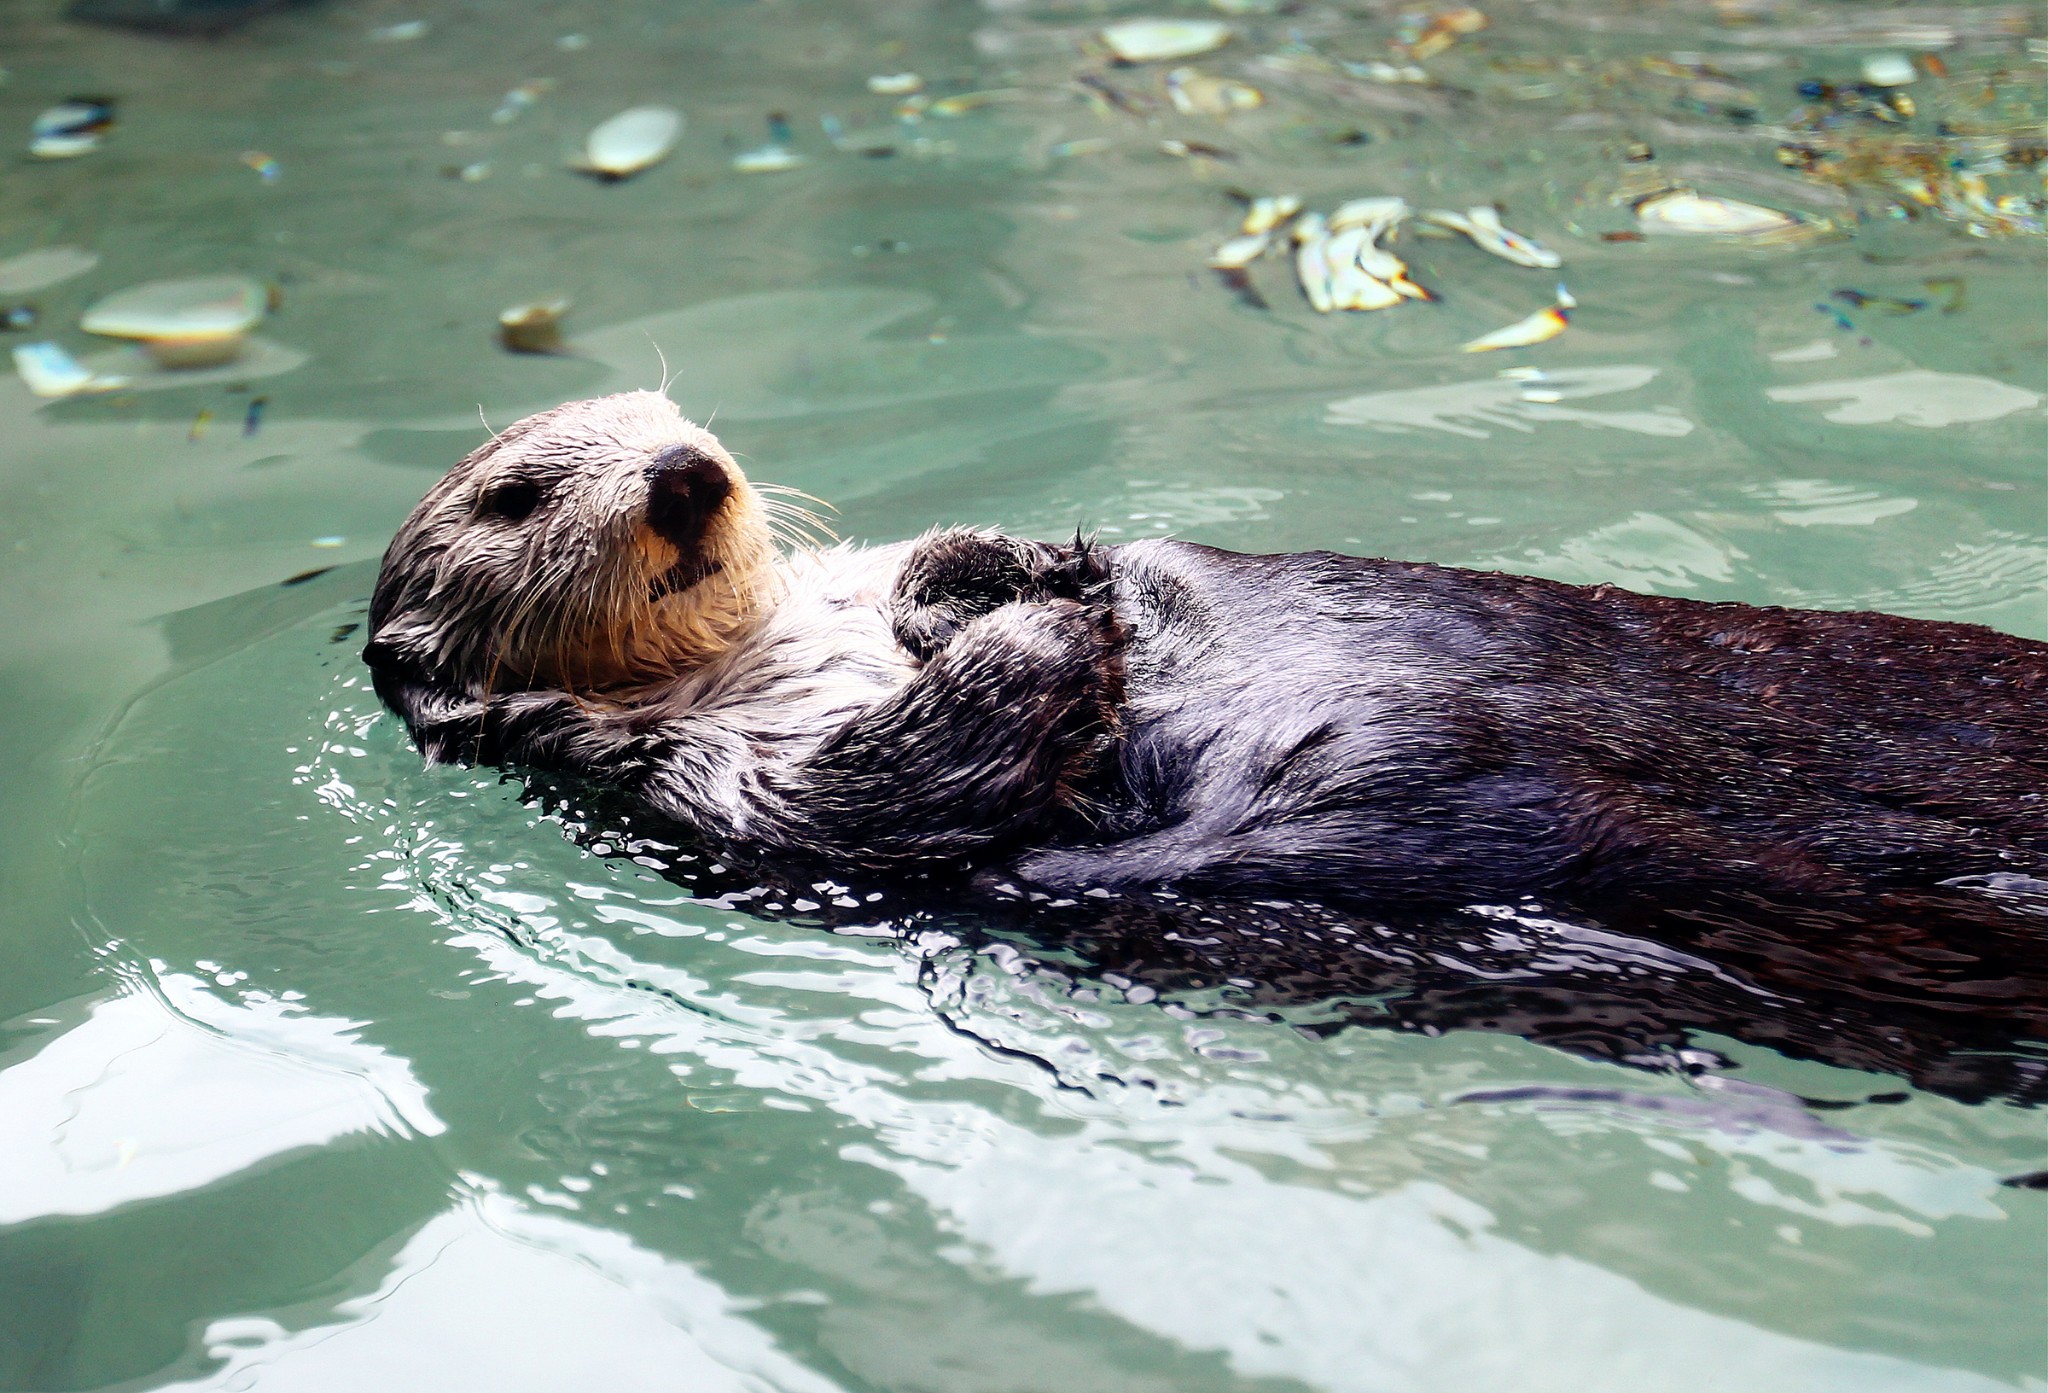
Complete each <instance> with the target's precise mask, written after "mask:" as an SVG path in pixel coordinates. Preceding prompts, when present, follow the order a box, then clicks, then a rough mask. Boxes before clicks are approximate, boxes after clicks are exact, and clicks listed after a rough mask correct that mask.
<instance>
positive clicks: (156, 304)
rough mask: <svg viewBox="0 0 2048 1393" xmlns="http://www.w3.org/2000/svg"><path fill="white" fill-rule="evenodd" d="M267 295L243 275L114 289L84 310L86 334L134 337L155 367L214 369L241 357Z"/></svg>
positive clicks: (267, 304) (260, 318)
mask: <svg viewBox="0 0 2048 1393" xmlns="http://www.w3.org/2000/svg"><path fill="white" fill-rule="evenodd" d="M269 308H270V292H269V291H268V290H266V289H265V288H264V287H263V286H261V285H258V284H257V283H256V282H255V281H252V280H250V279H249V278H248V277H247V276H192V277H188V278H185V279H181V280H166V281H150V282H148V283H147V284H144V285H137V286H131V287H129V288H128V289H126V290H120V291H116V292H115V293H114V294H112V295H109V296H107V298H106V299H104V300H101V301H100V302H99V303H98V304H96V305H94V306H93V307H92V308H91V309H88V310H87V311H86V312H85V317H84V318H83V319H81V320H80V321H79V327H80V328H82V329H84V330H85V331H86V332H87V333H88V334H103V335H105V336H106V337H108V338H115V339H138V340H140V341H141V343H142V346H143V347H144V348H145V349H146V350H148V352H149V356H150V357H152V358H154V359H155V360H156V361H157V363H158V365H160V366H162V367H167V368H197V367H216V366H218V365H219V364H222V363H227V362H232V361H233V360H234V359H235V358H237V357H238V356H240V354H241V352H242V345H243V343H244V342H245V341H246V340H247V338H248V336H249V331H250V330H251V329H253V328H255V327H256V326H257V325H258V324H260V323H262V322H263V316H264V315H265V314H266V313H268V311H269Z"/></svg>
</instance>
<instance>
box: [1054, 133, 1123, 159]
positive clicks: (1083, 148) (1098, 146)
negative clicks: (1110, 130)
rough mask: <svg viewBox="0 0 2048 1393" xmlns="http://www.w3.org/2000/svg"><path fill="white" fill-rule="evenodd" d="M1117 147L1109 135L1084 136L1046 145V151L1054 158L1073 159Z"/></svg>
mask: <svg viewBox="0 0 2048 1393" xmlns="http://www.w3.org/2000/svg"><path fill="white" fill-rule="evenodd" d="M1115 148H1116V142H1115V141H1113V140H1111V139H1109V138H1108V137H1107V136H1099V135H1091V136H1084V137H1082V138H1081V139H1079V140H1062V141H1060V142H1059V143H1058V144H1056V145H1050V146H1047V147H1046V151H1045V153H1046V154H1048V155H1051V156H1052V157H1053V158H1054V159H1062V160H1063V159H1071V158H1073V157H1074V156H1077V155H1101V154H1106V153H1107V152H1108V151H1110V150H1113V149H1115Z"/></svg>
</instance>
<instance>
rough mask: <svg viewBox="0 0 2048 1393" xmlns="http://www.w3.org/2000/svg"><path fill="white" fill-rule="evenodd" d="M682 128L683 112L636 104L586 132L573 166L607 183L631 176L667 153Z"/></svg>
mask: <svg viewBox="0 0 2048 1393" xmlns="http://www.w3.org/2000/svg"><path fill="white" fill-rule="evenodd" d="M682 132H683V113H681V112H680V111H677V110H676V109H675V108H674V107H668V106H636V107H634V108H632V109H631V110H629V111H622V112H620V113H619V114H618V115H617V116H614V117H612V118H611V120H609V121H606V122H605V123H604V124H602V125H600V126H599V127H598V128H597V129H596V130H594V131H592V132H591V133H590V136H589V138H588V139H587V140H586V141H585V142H584V146H583V162H582V163H581V164H580V165H577V166H576V168H578V169H580V170H582V171H583V172H584V173H586V174H591V175H594V176H596V177H597V178H599V179H603V180H605V181H606V182H608V183H616V182H617V181H619V180H621V179H627V178H631V177H632V176H633V175H635V174H638V173H639V172H640V171H641V170H643V169H650V168H652V167H653V166H655V165H657V164H660V163H661V162H662V161H663V160H665V159H667V158H668V157H669V152H670V151H672V150H673V149H675V144H676V139H677V137H679V136H680V135H681V134H682Z"/></svg>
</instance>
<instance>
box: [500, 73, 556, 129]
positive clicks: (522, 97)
mask: <svg viewBox="0 0 2048 1393" xmlns="http://www.w3.org/2000/svg"><path fill="white" fill-rule="evenodd" d="M554 86H555V80H554V79H553V78H551V77H537V78H535V79H534V80H533V81H531V82H522V83H520V84H519V85H518V86H517V87H514V88H513V89H512V90H511V91H509V92H507V93H506V94H505V96H504V99H503V100H502V101H500V102H499V103H498V105H497V109H496V110H494V111H492V112H491V124H492V125H494V126H509V125H511V124H512V123H513V122H514V121H517V120H518V119H519V118H520V117H521V116H522V115H524V114H525V113H526V112H527V111H529V110H531V109H532V107H533V105H534V103H536V102H538V101H539V100H540V99H541V98H542V97H544V96H546V95H547V94H548V93H549V92H551V91H553V90H554Z"/></svg>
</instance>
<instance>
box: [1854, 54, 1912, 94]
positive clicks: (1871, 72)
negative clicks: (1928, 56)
mask: <svg viewBox="0 0 2048 1393" xmlns="http://www.w3.org/2000/svg"><path fill="white" fill-rule="evenodd" d="M1919 78H1920V73H1919V70H1918V69H1916V68H1915V67H1914V66H1913V60H1912V59H1910V58H1908V57H1907V56H1906V55H1905V54H1903V53H1874V54H1872V55H1871V56H1870V57H1868V58H1866V59H1864V60H1863V80H1864V81H1865V82H1867V83H1869V84H1870V85H1871V86H1872V87H1904V86H1905V85H1906V84H1907V83H1909V82H1917V81H1918V80H1919Z"/></svg>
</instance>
